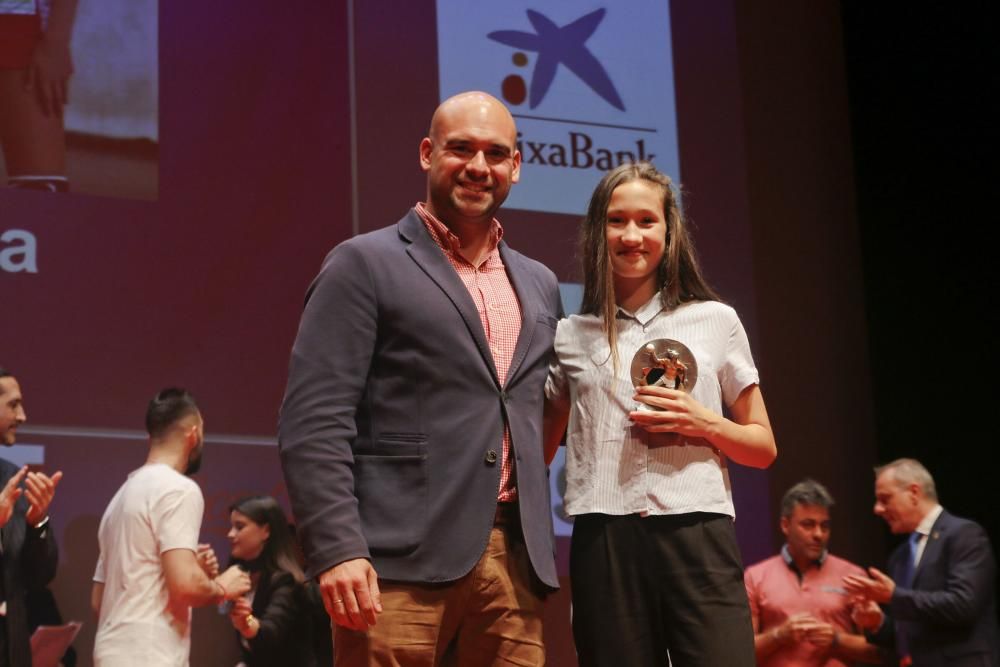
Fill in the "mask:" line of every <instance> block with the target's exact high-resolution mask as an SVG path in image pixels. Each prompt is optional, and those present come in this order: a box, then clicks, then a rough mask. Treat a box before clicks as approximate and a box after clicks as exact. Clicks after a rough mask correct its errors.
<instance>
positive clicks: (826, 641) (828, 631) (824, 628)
mask: <svg viewBox="0 0 1000 667" xmlns="http://www.w3.org/2000/svg"><path fill="white" fill-rule="evenodd" d="M836 635H837V629H836V628H834V627H833V626H832V625H830V624H829V623H823V622H822V621H819V620H817V621H815V622H814V623H813V624H812V626H811V627H809V628H807V629H806V641H807V642H809V643H810V644H812V645H814V646H818V647H820V648H826V647H827V646H830V645H831V644H833V638H834V637H835V636H836Z"/></svg>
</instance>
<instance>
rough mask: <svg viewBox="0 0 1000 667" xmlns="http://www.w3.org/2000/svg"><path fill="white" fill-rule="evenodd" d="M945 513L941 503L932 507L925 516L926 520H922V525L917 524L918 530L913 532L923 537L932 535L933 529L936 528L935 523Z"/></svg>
mask: <svg viewBox="0 0 1000 667" xmlns="http://www.w3.org/2000/svg"><path fill="white" fill-rule="evenodd" d="M943 511H944V507H942V506H941V504H940V503H938V504H936V505H934V507H932V508H931V510H930V511H929V512H928V513H927V514H925V515H924V518H923V519H921V520H920V523H918V524H917V528H916V530H914V531H913V532H915V533H920V534H921V535H930V534H931V528H933V527H934V523H935V522H936V521H937V520H938V517H939V516H941V512H943Z"/></svg>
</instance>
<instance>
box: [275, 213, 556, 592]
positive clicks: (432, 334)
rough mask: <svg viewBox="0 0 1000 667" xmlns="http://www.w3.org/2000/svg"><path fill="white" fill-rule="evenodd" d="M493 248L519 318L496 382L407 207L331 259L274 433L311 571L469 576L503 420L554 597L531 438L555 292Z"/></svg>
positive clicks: (532, 552) (492, 491)
mask: <svg viewBox="0 0 1000 667" xmlns="http://www.w3.org/2000/svg"><path fill="white" fill-rule="evenodd" d="M499 250H500V256H501V258H502V259H503V262H504V265H505V266H506V268H507V274H508V275H509V276H510V280H511V283H512V285H513V287H514V290H515V292H516V293H517V297H518V300H519V301H520V306H521V317H522V325H521V331H520V334H519V336H518V340H517V345H516V347H515V350H514V356H513V360H512V362H511V366H510V369H509V370H508V377H507V378H506V381H501V379H500V378H498V377H497V372H496V368H495V366H494V363H493V357H492V354H491V352H490V347H489V344H488V342H487V340H486V335H485V333H484V331H483V327H482V323H481V321H480V318H479V314H478V312H477V310H476V306H475V304H474V302H473V300H472V298H471V297H470V295H469V293H468V290H467V289H466V287H465V285H464V284H463V283H462V280H461V278H459V276H458V274H457V273H456V272H455V270H454V268H453V267H452V266H451V264H450V263H449V262H448V259H447V258H446V257H445V255H444V253H442V251H441V249H440V248H439V247H438V246H437V245H436V244H435V242H434V240H433V239H432V238H431V236H430V234H429V233H428V232H427V229H426V228H425V226H424V224H423V221H422V220H421V219H420V217H419V216H418V215H417V214H416V212H415V211H413V210H411V211H410V212H409V213H408V214H407V215H406V216H405V217H404V218H403V219H402V220H400V221H399V222H398V223H397V224H396V225H393V226H390V227H386V228H383V229H380V230H378V231H375V232H371V233H368V234H363V235H360V236H357V237H354V238H352V239H350V240H348V241H345V242H343V243H341V244H340V245H338V246H337V247H336V248H334V249H333V250H332V251H331V252H330V254H329V255H327V258H326V260H325V261H324V264H323V267H322V269H321V271H320V273H319V276H318V277H317V278H316V279H315V281H314V282H313V283H312V286H311V287H310V288H309V291H308V295H307V297H306V305H305V311H304V313H303V315H302V321H301V324H300V326H299V331H298V336H297V337H296V340H295V344H294V346H293V349H292V357H291V362H290V367H289V377H288V387H287V389H286V392H285V399H284V403H283V405H282V408H281V416H280V420H279V427H278V432H279V445H280V450H281V461H282V465H283V467H284V473H285V480H286V482H287V485H288V490H289V495H290V497H291V501H292V507H293V510H294V513H295V517H296V520H297V523H298V527H299V529H300V530H301V531H302V535H303V543H304V549H305V553H306V558H307V561H308V574H309V576H314V575H316V574H318V573H320V572H322V571H324V570H326V569H328V568H330V567H332V566H334V565H336V564H338V563H341V562H343V561H346V560H348V559H352V558H359V557H365V558H371V560H372V561H373V564H374V566H375V569H376V571H377V572H378V574H379V576H380V577H382V578H385V579H390V580H398V581H412V582H446V581H452V580H455V579H457V578H459V577H461V576H463V575H464V574H466V573H468V572H469V571H470V570H471V569H472V567H473V566H474V565H475V563H476V562H477V561H478V559H479V558H480V556H481V555H482V554H483V552H484V550H485V547H486V544H487V541H488V539H489V533H490V530H491V528H492V525H493V518H494V513H495V510H496V503H497V492H498V489H499V484H500V459H501V450H502V447H501V443H502V440H503V432H504V424H505V423H507V424H509V426H510V434H511V445H512V451H511V456H512V457H513V458H514V461H515V470H516V481H517V489H518V497H519V505H520V512H521V526H522V531H523V534H524V539H525V543H526V545H527V549H528V553H529V556H530V558H531V563H532V565H533V567H534V571H535V573H536V574H537V575H538V577H539V578H540V579H541V580H542V581H543V582H544V583H545V584H547V585H548V586H550V587H553V588H555V587H557V586H558V578H557V576H556V570H555V562H554V557H553V552H554V537H553V533H552V518H551V511H550V504H549V485H548V475H547V470H546V466H545V463H544V460H543V455H542V444H541V432H542V407H543V403H544V395H543V386H544V382H545V377H546V374H547V372H548V365H549V362H550V361H551V359H552V354H553V353H552V341H553V338H554V336H555V327H556V321H557V319H558V317H559V316H560V315H561V313H562V309H561V306H560V303H561V302H560V297H559V286H558V282H557V281H556V278H555V275H554V274H553V273H552V272H551V271H549V270H548V269H547V268H545V267H544V266H543V265H541V264H539V263H538V262H535V261H533V260H530V259H528V258H526V257H524V256H522V255H520V254H519V253H517V252H515V251H513V250H511V249H510V248H509V247H508V246H507V245H506V244H505V243H503V242H501V243H500V248H499Z"/></svg>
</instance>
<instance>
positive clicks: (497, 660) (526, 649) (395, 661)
mask: <svg viewBox="0 0 1000 667" xmlns="http://www.w3.org/2000/svg"><path fill="white" fill-rule="evenodd" d="M512 510H513V513H514V516H516V510H517V508H516V506H514V507H513V508H512ZM504 514H505V512H503V511H498V513H497V522H496V525H494V527H493V529H492V530H491V532H490V540H489V544H488V545H487V547H486V551H485V552H484V553H483V555H482V557H481V558H480V559H479V562H478V563H476V565H475V567H473V568H472V571H470V572H469V573H468V574H466V575H465V576H464V577H462V578H461V579H458V580H456V581H453V582H449V583H446V584H413V583H405V582H393V581H379V589H380V591H381V593H382V609H383V611H382V613H381V614H379V616H378V621H377V623H376V625H375V626H374V627H372V628H369V629H368V631H366V632H356V631H354V630H348V629H346V628H342V627H339V626H338V627H337V628H336V629H335V638H334V642H333V647H334V656H335V657H334V665H336V666H337V667H376V666H377V667H452V666H458V665H460V666H461V667H493V666H497V667H499V666H501V665H519V666H523V667H539V666H540V665H544V664H545V647H544V645H543V643H542V607H543V603H544V595H545V593H544V587H543V585H542V584H541V583H540V582H539V581H538V580H537V578H536V577H535V575H534V571H533V570H532V567H531V563H530V561H529V558H528V551H527V548H526V547H525V545H524V540H523V538H522V537H521V529H520V526H519V525H518V524H517V522H516V520H512V519H511V517H510V516H506V517H505V516H504ZM506 514H508V515H509V514H511V512H510V511H508V512H506Z"/></svg>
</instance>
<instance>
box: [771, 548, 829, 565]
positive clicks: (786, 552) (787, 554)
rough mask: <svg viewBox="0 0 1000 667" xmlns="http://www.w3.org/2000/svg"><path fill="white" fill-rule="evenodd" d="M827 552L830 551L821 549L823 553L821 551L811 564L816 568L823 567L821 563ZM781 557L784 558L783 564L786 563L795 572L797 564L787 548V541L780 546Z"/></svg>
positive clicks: (824, 560) (823, 561) (824, 559)
mask: <svg viewBox="0 0 1000 667" xmlns="http://www.w3.org/2000/svg"><path fill="white" fill-rule="evenodd" d="M829 553H830V552H829V551H828V550H826V549H823V553H821V554H820V555H819V558H817V559H816V560H814V561H813V565H815V566H816V567H818V568H819V567H823V563H825V562H826V556H827V554H829ZM781 557H782V558H784V559H785V565H787V566H788V567H789V568H791V569H792V570H795V571H796V572H798V570H799V567H798V565H796V564H795V559H794V558H792V552H791V551H789V550H788V544H787V543H786V544H784V545H782V547H781Z"/></svg>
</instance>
